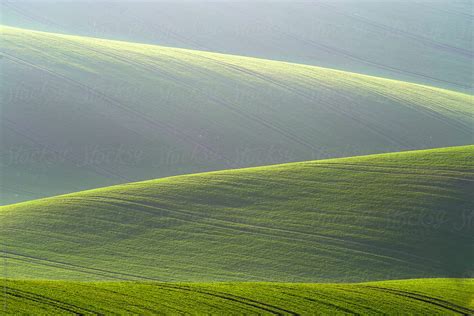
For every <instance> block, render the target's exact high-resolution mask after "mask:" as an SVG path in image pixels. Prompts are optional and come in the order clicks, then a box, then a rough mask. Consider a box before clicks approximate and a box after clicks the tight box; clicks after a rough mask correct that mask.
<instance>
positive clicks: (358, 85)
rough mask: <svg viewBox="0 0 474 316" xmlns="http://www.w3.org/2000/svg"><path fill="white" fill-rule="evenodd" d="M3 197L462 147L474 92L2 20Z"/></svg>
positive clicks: (470, 123)
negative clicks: (69, 33)
mask: <svg viewBox="0 0 474 316" xmlns="http://www.w3.org/2000/svg"><path fill="white" fill-rule="evenodd" d="M1 32H2V59H1V65H2V74H3V76H4V78H7V79H6V80H1V82H0V94H1V95H2V101H3V102H2V109H1V110H2V124H1V129H2V130H1V132H2V133H1V134H2V138H1V142H2V152H1V154H2V156H1V162H2V163H1V166H2V169H1V172H2V183H1V190H0V191H1V192H2V196H1V198H2V204H8V203H13V202H17V201H22V200H31V199H34V198H38V197H44V196H49V195H57V194H61V193H68V192H73V191H80V190H83V189H89V188H94V187H100V186H107V185H112V184H118V183H125V182H131V181H138V180H144V179H152V178H158V177H164V176H170V175H177V174H185V173H192V172H202V171H210V170H218V169H229V168H236V167H248V166H257V165H267V164H273V163H283V162H291V161H302V160H312V159H320V158H329V157H341V156H352V155H359V154H370V153H380V152H387V151H399V150H406V149H422V148H432V147H445V146H455V145H467V144H471V143H472V126H473V123H474V120H473V116H472V110H473V109H472V96H470V95H466V94H462V93H457V92H451V91H447V90H442V89H438V88H432V87H428V86H422V85H416V84H410V83H405V82H400V81H394V80H386V79H380V78H375V77H369V76H363V75H357V74H353V73H348V72H341V71H335V70H330V69H324V68H318V67H313V66H305V65H297V64H290V63H284V62H276V61H270V60H262V59H255V58H246V57H238V56H231V55H221V54H215V53H208V52H201V51H192V50H183V49H175V48H166V47H159V46H151V45H142V44H132V43H126V42H117V41H107V40H98V39H93V38H86V37H75V36H66V35H58V34H53V33H42V32H34V31H28V30H22V29H18V28H11V27H5V26H3V27H1Z"/></svg>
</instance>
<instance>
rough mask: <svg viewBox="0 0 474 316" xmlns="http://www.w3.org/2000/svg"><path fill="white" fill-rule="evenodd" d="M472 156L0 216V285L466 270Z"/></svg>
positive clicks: (64, 201)
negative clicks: (6, 280)
mask: <svg viewBox="0 0 474 316" xmlns="http://www.w3.org/2000/svg"><path fill="white" fill-rule="evenodd" d="M473 156H474V146H461V147H452V148H443V149H433V150H422V151H409V152H401V153H392V154H380V155H369V156H360V157H353V158H341V159H329V160H319V161H309V162H300V163H290V164H282V165H273V166H265V167H256V168H247V169H237V170H224V171H217V172H210V173H202V174H193V175H186V176H176V177H169V178H164V179H158V180H151V181H144V182H137V183H130V184H125V185H118V186H112V187H106V188H101V189H95V190H89V191H84V192H79V193H74V194H67V195H62V196H57V197H52V198H45V199H40V200H35V201H30V202H24V203H19V204H15V205H10V206H3V207H1V208H0V223H1V229H0V240H1V245H2V247H3V249H4V251H5V256H6V257H5V260H6V265H7V272H8V273H7V276H8V277H11V278H20V279H24V278H26V279H58V280H59V279H63V280H89V281H91V280H136V281H140V280H149V281H166V282H170V281H173V282H214V281H263V282H265V281H276V282H362V281H376V280H386V279H402V278H406V279H408V278H426V277H466V276H469V275H470V274H471V273H472V271H473V262H474V258H473V254H474V252H473V251H472V250H473V246H472V245H473V234H472V231H473V227H472V225H473V223H472V210H473V209H474V207H473V203H474V201H473V199H472V192H473V190H472V189H473V185H472V184H473V180H474V165H473V162H474V159H473V158H474V157H473Z"/></svg>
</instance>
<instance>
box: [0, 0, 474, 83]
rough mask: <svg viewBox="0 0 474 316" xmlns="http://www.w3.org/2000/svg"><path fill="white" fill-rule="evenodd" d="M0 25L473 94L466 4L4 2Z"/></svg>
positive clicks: (453, 0) (425, 0) (465, 0)
mask: <svg viewBox="0 0 474 316" xmlns="http://www.w3.org/2000/svg"><path fill="white" fill-rule="evenodd" d="M0 5H1V9H2V23H3V24H7V25H11V26H16V27H23V28H28V29H34V30H39V31H48V32H57V33H64V34H71V35H82V36H93V37H101V38H109V39H116V40H124V41H131V42H140V43H147V44H156V45H164V46H172V47H181V48H188V49H198V50H207V51H213V52H220V53H226V54H234V55H245V56H252V57H259V58H265V59H274V60H283V61H289V62H296V63H301V64H311V65H315V66H324V67H329V68H337V69H341V70H346V71H352V72H358V73H364V74H369V75H375V76H380V77H389V78H393V79H398V80H406V81H410V82H416V83H422V84H428V85H434V86H438V87H441V88H446V89H451V90H457V91H464V92H466V91H471V92H472V88H473V87H472V69H471V68H472V58H473V56H474V51H473V46H472V35H473V34H472V29H473V27H472V17H473V14H472V12H473V4H472V2H471V1H469V0H436V1H433V0H414V1H367V0H363V1H361V0H343V1H333V0H300V1H268V0H254V1H225V0H224V1H177V0H175V1H123V0H119V1H114V0H105V1H104V0H102V1H101V0H96V1H93V2H91V1H62V2H61V1H45V0H42V1H35V0H33V1H32V0H15V1H3V2H2V3H1V4H0Z"/></svg>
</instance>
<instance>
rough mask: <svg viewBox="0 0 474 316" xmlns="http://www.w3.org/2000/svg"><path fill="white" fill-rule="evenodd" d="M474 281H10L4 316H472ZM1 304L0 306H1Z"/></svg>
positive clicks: (473, 311)
mask: <svg viewBox="0 0 474 316" xmlns="http://www.w3.org/2000/svg"><path fill="white" fill-rule="evenodd" d="M473 289H474V282H473V279H423V280H407V281H386V282H375V283H359V284H298V283H294V284H289V283H216V284H199V283H197V284H196V283H190V284H189V283H178V284H176V283H157V282H148V283H139V282H111V283H89V282H58V281H8V282H7V283H6V296H5V297H4V299H6V304H7V305H6V307H7V308H6V314H13V315H17V314H19V313H28V314H31V313H32V312H33V313H34V314H35V315H42V314H45V315H51V314H54V315H62V314H64V315H70V314H81V315H95V314H97V313H100V314H121V315H124V314H127V315H129V314H135V315H136V314H140V315H151V314H154V315H156V314H161V313H165V314H170V313H171V314H193V315H195V314H209V313H211V314H223V313H225V314H227V315H230V314H239V315H241V314H246V315H248V314H255V315H256V314H258V315H275V314H276V315H314V313H315V312H316V311H317V312H318V314H323V315H347V314H352V315H354V314H359V315H365V314H372V315H373V314H384V315H387V314H390V315H401V314H403V315H408V314H410V315H460V314H461V315H468V314H472V313H474V309H473V308H474V304H473V295H472V291H473ZM0 301H1V299H0Z"/></svg>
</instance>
